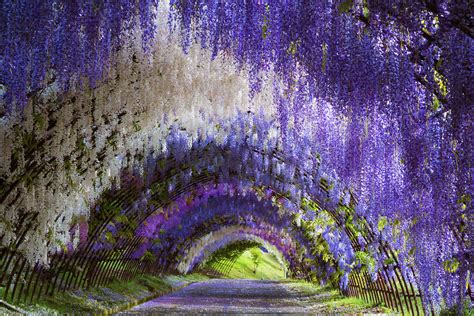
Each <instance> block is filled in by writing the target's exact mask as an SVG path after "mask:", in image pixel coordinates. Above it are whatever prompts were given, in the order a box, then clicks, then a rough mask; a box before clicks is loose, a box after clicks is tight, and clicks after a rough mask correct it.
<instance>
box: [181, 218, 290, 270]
mask: <svg viewBox="0 0 474 316" xmlns="http://www.w3.org/2000/svg"><path fill="white" fill-rule="evenodd" d="M272 237H273V238H272ZM238 241H255V242H257V243H258V244H260V245H262V246H263V247H265V248H266V249H267V251H270V252H271V253H273V254H275V255H276V258H277V259H278V261H279V263H280V265H281V267H282V269H283V270H284V271H285V270H286V269H287V266H288V263H287V262H286V260H285V258H286V256H285V255H286V254H287V249H285V246H286V247H290V246H291V240H290V239H289V237H288V236H278V235H275V234H272V233H271V231H266V230H265V227H263V228H260V227H259V228H254V229H251V228H246V227H242V226H238V225H236V226H228V227H223V228H221V229H219V230H217V231H214V232H211V233H209V234H207V235H206V236H204V237H202V238H200V239H198V240H195V241H193V244H192V246H191V247H190V248H189V249H188V250H187V251H186V254H185V258H183V260H182V261H181V262H180V263H179V265H178V267H177V270H178V271H180V272H182V273H188V272H190V271H193V269H195V268H196V267H198V266H199V265H202V264H203V263H206V262H207V261H208V260H209V259H210V258H211V257H212V255H213V254H214V253H215V252H216V251H217V250H219V249H221V248H225V247H227V246H232V244H233V243H235V242H238Z"/></svg>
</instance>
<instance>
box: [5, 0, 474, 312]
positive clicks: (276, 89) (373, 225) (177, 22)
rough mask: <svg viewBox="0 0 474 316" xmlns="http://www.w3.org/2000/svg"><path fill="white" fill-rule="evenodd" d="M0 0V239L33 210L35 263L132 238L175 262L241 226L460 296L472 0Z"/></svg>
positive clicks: (468, 264) (468, 253)
mask: <svg viewBox="0 0 474 316" xmlns="http://www.w3.org/2000/svg"><path fill="white" fill-rule="evenodd" d="M1 5H2V7H1V10H0V41H1V42H0V44H1V45H0V127H1V131H2V133H0V134H1V136H0V137H1V138H0V140H1V144H2V153H1V154H0V157H2V161H1V162H0V181H1V182H0V184H1V190H0V201H1V205H0V229H1V230H0V239H1V244H2V245H3V246H8V245H10V244H14V243H16V241H17V240H19V239H20V236H21V232H23V231H22V230H21V229H20V228H21V226H22V225H23V224H24V223H27V222H28V221H30V222H28V223H29V224H28V225H29V227H31V229H30V231H28V232H27V233H25V235H24V236H26V237H21V245H20V246H19V251H20V253H22V254H23V255H25V256H26V257H27V258H28V260H29V261H30V263H31V264H35V263H38V262H40V263H41V264H48V262H49V257H50V256H51V255H52V254H54V253H63V252H65V251H68V252H74V251H75V249H78V250H77V251H79V250H81V249H89V248H90V249H92V250H93V251H96V252H104V251H111V252H113V251H114V249H119V248H120V247H122V246H123V245H125V244H126V240H128V239H132V238H139V239H140V240H139V241H137V242H136V249H134V250H135V254H136V257H137V258H143V257H144V256H149V257H150V258H152V260H155V262H156V263H157V264H160V265H163V266H179V263H180V260H182V259H183V258H184V257H185V256H186V253H187V251H188V250H189V249H190V247H191V245H192V243H193V241H194V240H198V239H199V238H202V237H203V236H205V235H206V234H208V233H211V232H213V231H218V230H219V229H221V228H222V227H227V226H232V225H239V226H242V227H247V228H249V229H251V230H253V229H254V230H255V231H253V234H254V235H256V236H259V237H261V238H262V239H264V240H270V241H273V243H275V244H276V247H277V248H278V249H279V250H280V251H281V252H282V254H283V255H284V257H285V258H286V260H287V261H288V263H289V266H290V267H292V268H293V269H300V268H302V269H303V270H305V271H304V272H305V273H306V274H307V275H311V273H313V274H312V275H313V276H315V277H316V278H319V279H325V280H331V278H332V280H336V283H338V284H340V286H341V288H346V287H347V285H348V282H349V276H350V273H351V271H353V270H357V271H358V270H360V269H365V270H364V271H367V273H368V274H369V275H370V277H371V278H372V279H373V280H376V279H377V277H378V275H379V273H381V271H385V269H388V270H389V271H390V275H391V276H392V277H399V276H398V275H397V274H396V273H397V272H396V271H398V270H397V269H400V271H401V273H402V274H403V275H404V277H405V278H407V279H410V280H413V282H414V283H415V284H416V285H417V288H418V289H419V290H420V291H421V292H422V294H423V297H424V298H425V300H424V302H423V303H424V305H425V309H426V310H428V308H429V306H433V307H434V308H435V309H436V311H437V310H439V308H440V307H441V306H446V307H450V306H454V305H456V304H460V303H461V301H462V300H463V299H464V297H465V289H466V287H465V284H466V283H468V284H469V283H470V284H471V285H472V283H473V282H472V279H473V271H472V260H473V259H472V258H473V253H472V232H470V230H469V229H470V227H471V226H472V223H471V222H472V194H473V191H474V187H473V183H474V181H473V180H472V161H474V157H473V152H474V150H473V140H474V137H473V122H474V119H473V115H474V114H473V112H472V105H473V103H474V102H473V95H472V93H473V91H474V89H472V82H474V78H473V73H472V52H473V51H474V41H473V32H472V28H471V27H470V24H469V23H470V19H471V16H472V6H470V5H469V1H447V0H445V1H434V2H427V1H412V2H410V3H407V2H406V1H398V0H391V1H377V2H371V1H362V0H354V1H349V0H345V1H342V0H338V1H330V2H327V1H296V0H288V1H269V0H255V1H246V2H244V1H238V0H235V1H234V0H231V1H212V0H200V1H198V0H193V1H191V0H190V1H169V2H167V1H165V2H160V3H158V1H156V0H155V1H153V0H149V1H147V0H140V1H108V2H100V1H99V2H97V1H80V2H71V1H60V0H45V1H4V2H2V4H1ZM178 48H179V49H178ZM3 149H4V150H3ZM168 161H172V162H173V163H172V164H171V165H172V166H174V167H167V165H166V163H167V162H168ZM52 175H55V177H54V176H52ZM127 175H133V176H130V177H128V178H130V179H134V180H133V181H132V180H130V181H129V180H127V179H128V178H127ZM136 175H137V176H136ZM164 175H166V177H165V178H164ZM198 178H199V179H200V178H206V179H207V180H206V181H208V182H209V183H207V184H204V185H203V186H201V188H200V189H193V190H190V192H191V193H189V192H188V193H187V194H184V193H182V192H181V191H180V190H181V188H183V187H186V185H189V186H191V185H193V183H194V182H195V181H198V180H196V179H198ZM199 181H202V180H199ZM124 187H129V188H132V189H133V188H138V189H139V191H140V193H139V194H135V195H134V196H133V199H132V200H127V199H122V200H121V202H120V203H119V204H113V203H111V204H110V203H109V204H107V196H108V195H107V194H113V192H114V191H119V190H120V189H121V188H124ZM132 189H130V190H131V191H133V190H135V189H133V190H132ZM138 189H137V190H138ZM133 192H134V191H133ZM64 200H67V202H64ZM232 203H235V204H232ZM226 205H230V206H229V207H228V208H225V207H224V206H226ZM108 214H112V216H109V215H108ZM109 217H110V218H109ZM104 223H105V224H104ZM266 225H268V227H270V226H271V227H273V228H272V229H275V234H274V236H262V235H261V234H262V233H261V230H259V227H267V226H266ZM137 236H138V237H137ZM284 236H289V237H288V238H291V243H290V244H291V245H292V246H291V247H290V246H288V245H287V246H285V247H283V246H281V245H280V246H278V242H277V241H276V239H277V238H280V239H281V238H286V237H284ZM263 237H266V238H263ZM383 246H389V247H390V248H391V249H394V252H393V253H389V254H387V253H385V252H383V251H381V250H380V249H381V247H383ZM84 247H85V248H84ZM303 254H304V255H303ZM196 256H197V257H199V256H200V255H199V254H196ZM303 257H306V259H308V260H305V259H304V258H303ZM312 269H314V271H312ZM318 269H319V270H318ZM311 271H312V272H311ZM333 283H334V282H333Z"/></svg>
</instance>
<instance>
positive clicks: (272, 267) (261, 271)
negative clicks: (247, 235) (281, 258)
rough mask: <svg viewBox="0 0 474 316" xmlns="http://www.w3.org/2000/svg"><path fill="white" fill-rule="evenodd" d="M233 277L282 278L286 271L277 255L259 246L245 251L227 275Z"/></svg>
mask: <svg viewBox="0 0 474 316" xmlns="http://www.w3.org/2000/svg"><path fill="white" fill-rule="evenodd" d="M225 277H228V278H232V279H262V280H281V279H284V278H285V272H284V271H283V268H282V267H281V265H280V263H279V262H278V260H277V259H276V257H275V255H273V254H271V253H268V252H263V251H262V250H261V249H260V248H259V247H254V248H250V249H248V250H246V251H244V252H243V253H242V254H241V255H240V257H239V258H238V259H237V260H236V261H235V263H234V265H233V266H232V269H231V270H230V271H229V272H228V273H227V274H226V275H225Z"/></svg>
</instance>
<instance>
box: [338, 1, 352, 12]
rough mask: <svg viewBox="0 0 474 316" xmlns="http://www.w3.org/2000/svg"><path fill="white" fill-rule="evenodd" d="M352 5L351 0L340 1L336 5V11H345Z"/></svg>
mask: <svg viewBox="0 0 474 316" xmlns="http://www.w3.org/2000/svg"><path fill="white" fill-rule="evenodd" d="M352 5H353V3H352V0H346V1H342V2H341V3H340V4H339V6H338V7H337V11H338V12H339V14H342V13H347V12H349V10H350V9H351V8H352Z"/></svg>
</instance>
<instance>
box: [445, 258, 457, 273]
mask: <svg viewBox="0 0 474 316" xmlns="http://www.w3.org/2000/svg"><path fill="white" fill-rule="evenodd" d="M443 267H444V270H445V271H447V272H450V273H454V272H456V271H457V270H458V268H459V260H458V259H456V258H452V259H448V260H445V261H444V262H443Z"/></svg>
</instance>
